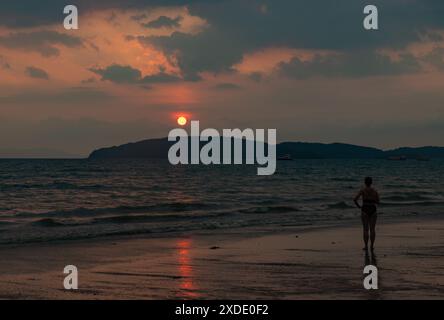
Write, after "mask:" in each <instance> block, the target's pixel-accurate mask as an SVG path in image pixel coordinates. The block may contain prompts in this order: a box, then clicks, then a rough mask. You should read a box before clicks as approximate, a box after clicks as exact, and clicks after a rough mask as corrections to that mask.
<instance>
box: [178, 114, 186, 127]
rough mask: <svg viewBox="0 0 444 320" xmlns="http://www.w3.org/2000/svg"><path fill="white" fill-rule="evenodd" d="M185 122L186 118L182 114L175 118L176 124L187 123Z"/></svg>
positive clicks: (182, 124)
mask: <svg viewBox="0 0 444 320" xmlns="http://www.w3.org/2000/svg"><path fill="white" fill-rule="evenodd" d="M187 122H188V120H187V118H185V117H184V116H180V117H179V118H177V124H178V125H179V126H184V125H186V124H187Z"/></svg>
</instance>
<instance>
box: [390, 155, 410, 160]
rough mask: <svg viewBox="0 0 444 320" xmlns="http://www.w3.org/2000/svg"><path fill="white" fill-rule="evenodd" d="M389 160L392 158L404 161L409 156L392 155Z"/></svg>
mask: <svg viewBox="0 0 444 320" xmlns="http://www.w3.org/2000/svg"><path fill="white" fill-rule="evenodd" d="M388 160H391V161H404V160H407V157H406V156H392V157H389V158H388Z"/></svg>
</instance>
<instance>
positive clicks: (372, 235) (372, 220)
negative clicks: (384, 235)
mask: <svg viewBox="0 0 444 320" xmlns="http://www.w3.org/2000/svg"><path fill="white" fill-rule="evenodd" d="M377 220H378V215H377V214H376V213H374V214H373V215H372V216H371V217H370V219H369V222H370V240H371V242H372V250H373V248H374V247H375V239H376V221H377Z"/></svg>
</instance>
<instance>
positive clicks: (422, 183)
mask: <svg viewBox="0 0 444 320" xmlns="http://www.w3.org/2000/svg"><path fill="white" fill-rule="evenodd" d="M256 169H257V168H256V167H255V166H247V165H238V166H235V165H226V166H203V165H194V166H193V165H188V166H172V165H170V164H169V163H168V162H167V161H164V160H151V159H115V160H113V159H107V160H105V159H104V160H93V159H76V160H13V159H11V160H0V245H8V244H14V245H20V244H26V243H34V242H45V243H46V242H53V241H67V240H76V239H85V240H86V239H95V238H99V237H113V236H126V235H146V236H148V235H151V236H169V235H170V234H177V233H187V232H213V231H215V230H217V231H218V232H232V231H233V230H237V231H239V232H248V231H249V230H258V229H266V230H281V229H285V228H288V227H289V226H290V227H291V226H300V227H304V226H311V227H316V226H324V225H344V224H347V223H353V222H359V219H360V212H359V210H358V209H356V207H355V206H354V204H353V197H354V196H355V195H356V193H357V192H358V191H359V189H360V188H361V187H362V184H363V179H364V177H365V176H372V177H373V179H374V183H375V187H376V188H377V189H378V191H379V193H380V196H381V205H380V207H379V213H380V215H381V217H384V219H388V220H389V219H403V218H406V217H409V218H412V219H425V218H427V217H443V216H444V181H443V179H444V159H432V160H430V161H417V160H407V161H389V160H383V159H378V160H370V159H369V160H352V159H350V160H344V159H341V160H332V159H325V160H321V159H320V160H309V159H307V160H293V161H279V162H278V164H277V170H276V173H275V174H274V175H272V176H258V175H257V171H256Z"/></svg>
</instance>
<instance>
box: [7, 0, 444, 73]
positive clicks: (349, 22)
mask: <svg viewBox="0 0 444 320" xmlns="http://www.w3.org/2000/svg"><path fill="white" fill-rule="evenodd" d="M76 4H77V5H78V7H79V10H80V14H82V13H83V12H87V11H92V10H101V9H109V8H113V9H119V8H121V9H129V8H138V9H140V8H148V7H155V6H169V5H179V6H180V5H186V6H187V7H188V9H189V12H190V14H191V15H194V16H198V17H200V18H202V19H205V21H207V22H208V26H207V27H206V28H205V29H204V30H202V32H200V33H198V34H194V35H191V34H185V33H181V32H175V33H173V34H172V35H170V36H157V37H143V36H141V37H138V38H137V39H138V40H139V41H140V42H141V43H142V44H146V45H152V44H153V45H155V46H156V47H157V48H158V49H160V50H162V51H163V52H165V53H166V54H167V55H173V54H176V55H177V61H178V66H179V67H180V68H181V70H182V72H183V77H184V79H185V80H199V79H200V73H202V72H211V73H220V72H229V71H232V67H233V65H235V64H237V63H239V62H240V61H241V60H242V58H243V56H244V55H245V54H246V53H251V52H255V51H257V50H260V49H263V48H267V47H288V48H304V49H331V50H336V51H343V52H353V51H355V50H362V49H369V50H375V49H378V48H394V49H400V48H405V47H406V45H408V44H410V43H412V42H416V41H421V40H423V39H428V40H432V41H436V40H438V39H440V36H439V35H438V34H437V33H435V32H434V31H432V30H442V29H443V28H444V19H443V18H442V17H443V16H444V1H442V0H409V1H405V0H391V1H386V0H373V1H371V4H373V5H376V6H377V7H378V9H379V13H380V14H379V25H380V30H379V31H366V30H364V28H363V26H362V21H363V18H364V14H363V8H364V7H365V6H366V5H367V4H369V3H368V1H366V0H341V1H325V0H280V1H275V0H261V1H259V0H251V1H246V0H240V1H239V0H220V1H217V0H215V1H208V0H206V1H203V0H201V1H198V0H188V1H186V0H162V1H161V0H128V1H123V0H122V1H117V0H110V1H94V2H93V1H86V0H77V1H76ZM64 5H65V2H64V1H59V0H43V1H32V2H30V1H24V0H17V1H3V2H2V3H1V4H0V24H4V25H9V26H25V25H39V24H45V23H54V22H60V23H62V21H63V14H62V9H63V6H64ZM23 8H26V10H24V9H23ZM50 53H51V50H50Z"/></svg>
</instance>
